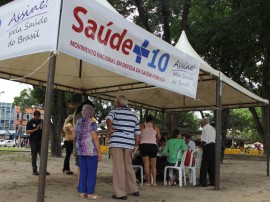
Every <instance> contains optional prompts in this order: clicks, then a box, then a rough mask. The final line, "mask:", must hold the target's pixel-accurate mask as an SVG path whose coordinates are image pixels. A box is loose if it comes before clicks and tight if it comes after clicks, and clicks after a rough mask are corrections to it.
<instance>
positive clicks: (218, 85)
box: [215, 77, 222, 190]
mask: <svg viewBox="0 0 270 202" xmlns="http://www.w3.org/2000/svg"><path fill="white" fill-rule="evenodd" d="M221 95H222V83H221V80H220V77H217V78H216V149H215V150H216V151H215V190H219V183H220V155H219V154H220V136H221Z"/></svg>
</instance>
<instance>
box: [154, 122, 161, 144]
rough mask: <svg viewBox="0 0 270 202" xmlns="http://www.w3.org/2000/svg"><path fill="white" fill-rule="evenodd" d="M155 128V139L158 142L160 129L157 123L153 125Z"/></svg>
mask: <svg viewBox="0 0 270 202" xmlns="http://www.w3.org/2000/svg"><path fill="white" fill-rule="evenodd" d="M155 129H156V131H157V136H156V141H157V142H159V140H160V138H161V135H160V129H159V127H158V126H157V125H155Z"/></svg>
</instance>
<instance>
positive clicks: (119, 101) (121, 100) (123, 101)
mask: <svg viewBox="0 0 270 202" xmlns="http://www.w3.org/2000/svg"><path fill="white" fill-rule="evenodd" d="M127 105H128V100H127V98H126V97H125V96H124V95H118V96H117V97H116V99H115V106H116V107H127Z"/></svg>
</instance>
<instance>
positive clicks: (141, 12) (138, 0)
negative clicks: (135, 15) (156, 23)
mask: <svg viewBox="0 0 270 202" xmlns="http://www.w3.org/2000/svg"><path fill="white" fill-rule="evenodd" d="M135 5H136V7H137V8H138V12H139V16H140V19H141V21H142V24H143V26H144V28H145V29H146V30H147V31H148V32H151V33H152V30H151V28H150V26H149V23H148V20H149V17H148V12H146V11H145V9H144V8H143V1H142V0H135Z"/></svg>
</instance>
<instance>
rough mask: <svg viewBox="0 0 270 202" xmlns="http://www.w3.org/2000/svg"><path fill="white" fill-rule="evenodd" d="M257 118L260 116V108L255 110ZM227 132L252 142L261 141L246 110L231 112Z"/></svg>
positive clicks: (250, 115)
mask: <svg viewBox="0 0 270 202" xmlns="http://www.w3.org/2000/svg"><path fill="white" fill-rule="evenodd" d="M256 111H257V113H258V114H259V116H260V117H261V116H262V112H261V110H260V108H256ZM228 121H229V122H228V130H229V131H230V133H234V134H235V135H237V136H241V137H245V138H247V139H250V140H252V141H261V138H260V137H259V135H258V133H257V131H256V125H255V123H254V120H253V117H252V114H251V113H250V111H249V110H248V109H246V108H243V109H234V110H231V113H230V115H229V118H228Z"/></svg>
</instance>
